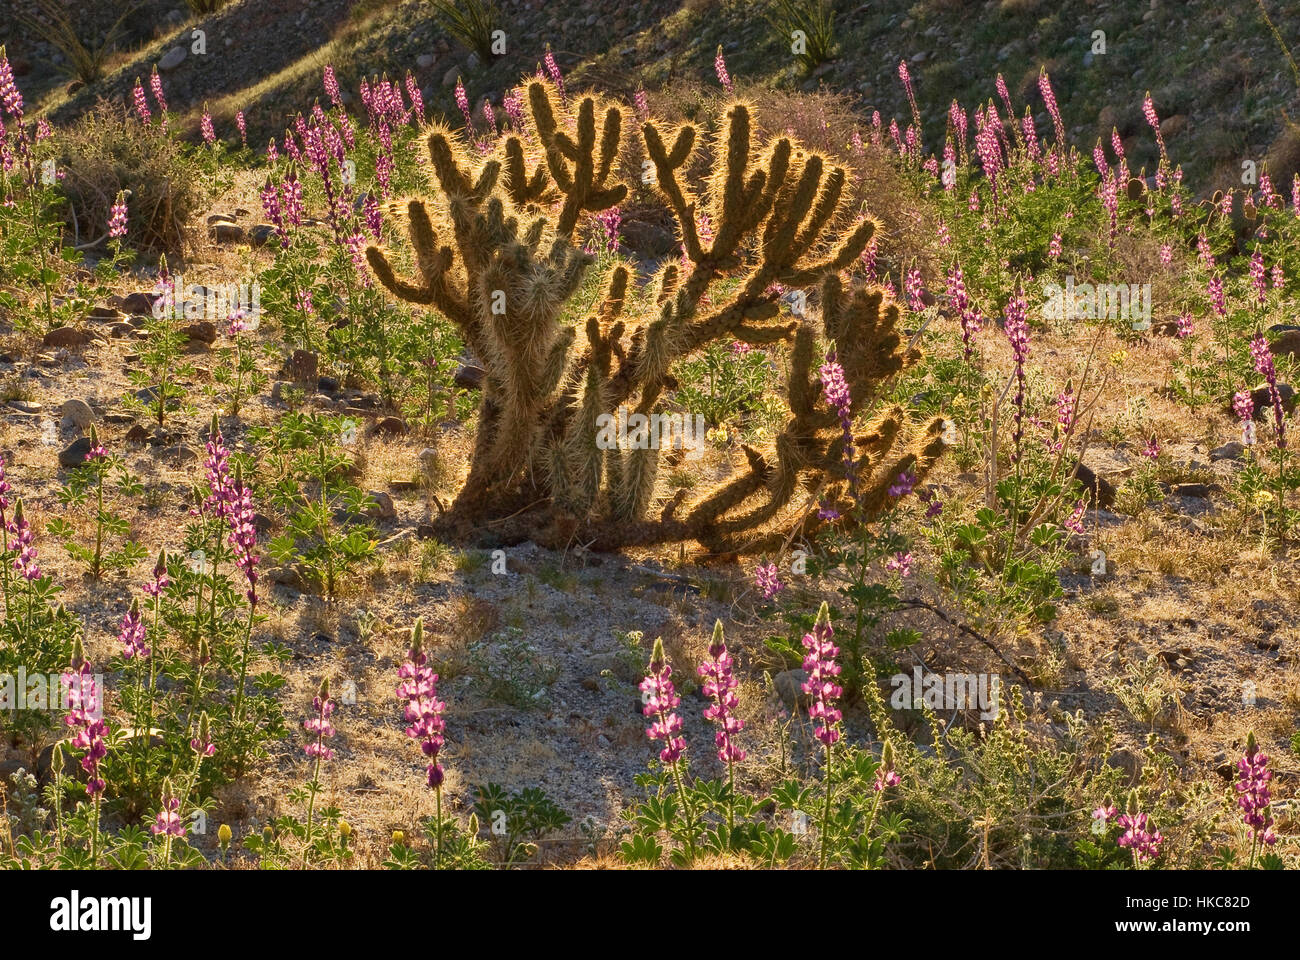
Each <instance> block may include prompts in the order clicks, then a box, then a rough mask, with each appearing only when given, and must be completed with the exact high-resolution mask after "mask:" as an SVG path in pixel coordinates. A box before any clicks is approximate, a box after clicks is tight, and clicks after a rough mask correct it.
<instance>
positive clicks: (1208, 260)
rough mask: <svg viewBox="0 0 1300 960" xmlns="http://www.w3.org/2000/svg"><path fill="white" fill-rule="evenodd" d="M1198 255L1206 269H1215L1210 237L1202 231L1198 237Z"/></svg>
mask: <svg viewBox="0 0 1300 960" xmlns="http://www.w3.org/2000/svg"><path fill="white" fill-rule="evenodd" d="M1196 255H1197V256H1198V257H1199V258H1200V260H1201V262H1202V263H1203V264H1205V269H1206V270H1210V271H1213V270H1214V253H1213V252H1212V251H1211V250H1210V241H1209V238H1208V237H1206V236H1205V234H1204V233H1202V234H1201V235H1200V236H1199V237H1197V238H1196Z"/></svg>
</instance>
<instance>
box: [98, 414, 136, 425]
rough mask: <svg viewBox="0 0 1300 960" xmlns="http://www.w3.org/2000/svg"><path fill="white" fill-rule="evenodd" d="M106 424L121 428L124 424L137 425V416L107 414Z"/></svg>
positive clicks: (105, 417)
mask: <svg viewBox="0 0 1300 960" xmlns="http://www.w3.org/2000/svg"><path fill="white" fill-rule="evenodd" d="M104 422H105V423H112V424H116V425H117V426H121V425H122V424H124V423H135V416H134V415H133V414H130V413H106V414H104Z"/></svg>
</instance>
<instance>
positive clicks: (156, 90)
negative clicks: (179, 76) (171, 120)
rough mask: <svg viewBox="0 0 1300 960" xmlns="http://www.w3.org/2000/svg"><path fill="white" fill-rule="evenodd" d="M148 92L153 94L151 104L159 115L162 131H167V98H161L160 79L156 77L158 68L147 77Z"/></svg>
mask: <svg viewBox="0 0 1300 960" xmlns="http://www.w3.org/2000/svg"><path fill="white" fill-rule="evenodd" d="M149 92H150V93H152V94H153V102H154V103H155V104H156V105H157V107H158V113H159V114H160V115H161V120H162V126H163V129H164V130H166V129H167V98H166V97H164V96H163V86H162V77H160V76H158V68H157V66H155V67H154V68H153V73H152V74H150V75H149Z"/></svg>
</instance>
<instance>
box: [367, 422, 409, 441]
mask: <svg viewBox="0 0 1300 960" xmlns="http://www.w3.org/2000/svg"><path fill="white" fill-rule="evenodd" d="M406 432H407V426H406V421H405V420H403V419H402V418H401V417H384V419H382V420H378V421H376V422H375V423H372V424H371V425H370V426H369V427H367V428H366V436H367V437H375V436H385V437H400V436H403V435H404V434H405V433H406Z"/></svg>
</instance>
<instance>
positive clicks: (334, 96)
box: [322, 63, 343, 107]
mask: <svg viewBox="0 0 1300 960" xmlns="http://www.w3.org/2000/svg"><path fill="white" fill-rule="evenodd" d="M322 79H323V81H324V83H325V94H326V96H328V97H329V98H330V103H331V104H333V105H334V106H336V107H341V106H343V98H342V96H341V95H340V94H339V80H338V77H336V76H335V75H334V64H332V63H327V64H325V70H324V76H323V78H322Z"/></svg>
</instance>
